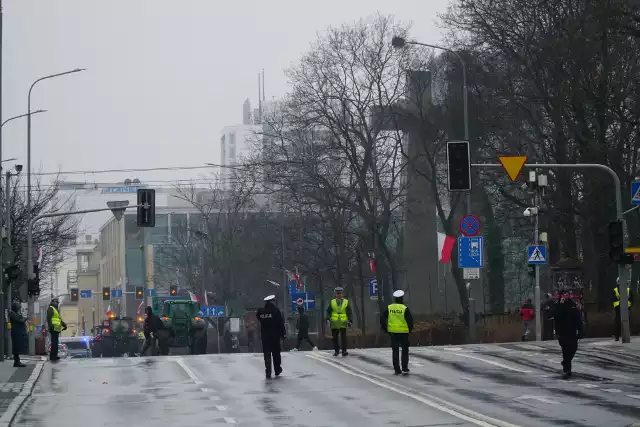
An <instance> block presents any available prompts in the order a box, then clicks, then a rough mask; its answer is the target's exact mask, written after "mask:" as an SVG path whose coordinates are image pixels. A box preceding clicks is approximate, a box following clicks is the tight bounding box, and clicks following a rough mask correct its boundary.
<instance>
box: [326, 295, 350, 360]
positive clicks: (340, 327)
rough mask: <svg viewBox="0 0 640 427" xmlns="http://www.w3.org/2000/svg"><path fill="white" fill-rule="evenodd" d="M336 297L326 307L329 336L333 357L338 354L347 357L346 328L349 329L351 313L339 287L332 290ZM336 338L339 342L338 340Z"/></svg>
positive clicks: (347, 301)
mask: <svg viewBox="0 0 640 427" xmlns="http://www.w3.org/2000/svg"><path fill="white" fill-rule="evenodd" d="M334 292H335V293H336V297H335V298H334V299H332V300H331V303H329V307H327V323H329V325H330V326H331V336H332V337H333V348H334V350H335V352H334V353H333V355H334V356H337V355H338V354H340V350H342V355H343V356H347V355H348V354H349V352H348V351H347V327H351V319H352V311H351V305H350V304H349V300H348V299H346V298H345V297H344V290H343V289H342V288H341V287H337V288H335V289H334ZM338 337H339V338H340V340H338Z"/></svg>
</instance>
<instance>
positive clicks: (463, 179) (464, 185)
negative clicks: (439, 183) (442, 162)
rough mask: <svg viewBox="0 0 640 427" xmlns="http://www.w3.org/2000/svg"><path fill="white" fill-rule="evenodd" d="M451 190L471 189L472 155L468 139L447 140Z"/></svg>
mask: <svg viewBox="0 0 640 427" xmlns="http://www.w3.org/2000/svg"><path fill="white" fill-rule="evenodd" d="M447 166H448V177H449V191H469V190H471V156H470V154H469V142H468V141H449V142H447Z"/></svg>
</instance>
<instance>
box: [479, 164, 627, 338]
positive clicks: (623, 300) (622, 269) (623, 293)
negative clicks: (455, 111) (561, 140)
mask: <svg viewBox="0 0 640 427" xmlns="http://www.w3.org/2000/svg"><path fill="white" fill-rule="evenodd" d="M471 166H472V167H475V168H481V169H482V168H487V169H490V168H502V167H503V166H502V165H501V164H499V163H487V164H482V163H473V164H471ZM523 167H525V168H528V169H531V168H532V169H597V170H600V171H603V172H606V173H608V174H609V176H610V177H611V179H612V180H613V186H614V190H615V199H616V219H617V220H618V221H621V222H622V227H623V242H624V246H625V247H626V246H627V244H628V240H629V238H628V235H627V223H626V222H625V220H624V212H623V211H622V186H621V184H620V178H618V175H617V174H616V173H615V171H614V170H613V169H611V168H610V167H609V166H605V165H600V164H598V163H580V164H568V163H560V164H554V163H540V164H538V163H525V164H524V165H523ZM536 273H537V270H536ZM536 276H537V274H536ZM618 277H619V278H620V283H623V284H626V283H627V280H628V279H627V278H628V271H627V268H626V266H624V265H622V264H619V265H618ZM628 301H629V295H628V294H627V287H626V286H624V285H623V286H620V317H621V320H622V342H623V343H625V344H628V343H629V342H631V333H630V327H629V326H630V325H629V307H628V303H627V302H628ZM537 309H538V307H536V310H537Z"/></svg>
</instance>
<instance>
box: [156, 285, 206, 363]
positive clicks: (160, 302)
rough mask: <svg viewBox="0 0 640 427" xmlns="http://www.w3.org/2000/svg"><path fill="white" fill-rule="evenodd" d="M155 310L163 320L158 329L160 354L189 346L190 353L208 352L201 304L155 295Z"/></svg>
mask: <svg viewBox="0 0 640 427" xmlns="http://www.w3.org/2000/svg"><path fill="white" fill-rule="evenodd" d="M152 308H153V312H154V313H156V314H157V315H158V316H159V317H160V320H161V321H162V326H163V327H162V329H160V330H158V332H157V333H156V336H157V338H158V350H159V354H164V355H166V354H169V348H180V347H182V348H185V347H186V348H188V349H189V354H205V353H206V352H207V324H206V322H205V320H204V319H203V318H202V317H201V316H200V314H199V311H200V304H199V303H198V302H196V301H191V300H186V299H174V298H170V297H154V298H153V305H152Z"/></svg>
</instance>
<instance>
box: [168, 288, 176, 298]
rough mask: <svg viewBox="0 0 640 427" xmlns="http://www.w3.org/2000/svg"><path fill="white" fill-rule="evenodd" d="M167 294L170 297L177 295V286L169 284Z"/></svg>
mask: <svg viewBox="0 0 640 427" xmlns="http://www.w3.org/2000/svg"><path fill="white" fill-rule="evenodd" d="M169 295H171V296H172V297H176V296H178V287H177V286H169Z"/></svg>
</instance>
